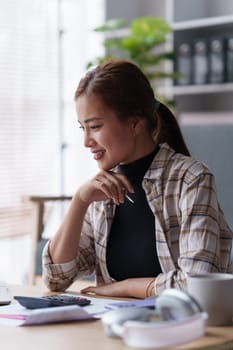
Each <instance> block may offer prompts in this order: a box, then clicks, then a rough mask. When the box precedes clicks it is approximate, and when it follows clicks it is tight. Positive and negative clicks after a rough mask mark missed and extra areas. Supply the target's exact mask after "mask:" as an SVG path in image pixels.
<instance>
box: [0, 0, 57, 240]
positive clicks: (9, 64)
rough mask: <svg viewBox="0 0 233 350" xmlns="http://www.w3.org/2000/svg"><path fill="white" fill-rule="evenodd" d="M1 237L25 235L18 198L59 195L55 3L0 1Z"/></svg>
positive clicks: (26, 218)
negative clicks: (33, 195)
mask: <svg viewBox="0 0 233 350" xmlns="http://www.w3.org/2000/svg"><path fill="white" fill-rule="evenodd" d="M0 7H1V11H0V82H1V84H0V122H1V124H0V125H1V127H0V237H6V236H15V235H22V234H27V233H29V231H30V225H31V223H30V214H31V213H30V210H31V209H30V206H29V204H28V203H27V202H24V201H22V197H23V196H25V195H31V194H47V193H50V194H51V193H58V181H59V176H57V172H58V169H59V166H58V162H59V140H58V120H57V118H58V113H57V106H58V102H57V69H58V67H57V47H56V45H57V27H56V18H55V14H56V1H53V0H49V1H41V0H20V1H18V0H8V1H4V0H0Z"/></svg>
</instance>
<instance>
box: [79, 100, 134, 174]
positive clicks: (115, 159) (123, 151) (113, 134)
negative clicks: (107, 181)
mask: <svg viewBox="0 0 233 350" xmlns="http://www.w3.org/2000/svg"><path fill="white" fill-rule="evenodd" d="M76 110H77V115H78V122H79V123H80V125H81V127H82V128H83V131H84V145H85V147H89V148H90V151H91V152H92V153H93V158H94V159H95V160H96V161H97V163H98V166H99V168H100V169H103V170H109V169H111V168H113V167H115V166H117V165H119V164H123V163H130V162H132V161H134V160H136V159H137V151H136V148H137V147H136V134H137V132H138V123H140V121H139V119H138V118H133V117H132V118H129V119H127V120H125V121H121V120H120V119H119V118H118V117H117V115H116V113H115V112H114V111H113V110H111V109H109V108H108V107H107V106H105V105H104V104H103V102H102V101H101V99H100V98H98V97H97V96H94V95H92V96H85V95H81V96H80V97H79V98H78V99H77V101H76Z"/></svg>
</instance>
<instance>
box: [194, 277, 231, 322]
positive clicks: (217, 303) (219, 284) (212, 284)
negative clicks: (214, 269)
mask: <svg viewBox="0 0 233 350" xmlns="http://www.w3.org/2000/svg"><path fill="white" fill-rule="evenodd" d="M187 291H188V293H189V294H190V295H192V296H193V297H194V298H195V299H196V301H197V302H198V303H199V304H200V306H201V307H202V308H203V311H206V312H207V313H208V325H209V326H229V325H232V324H233V323H232V320H233V274H227V273H206V274H195V275H190V276H188V277H187Z"/></svg>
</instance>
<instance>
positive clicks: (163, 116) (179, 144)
mask: <svg viewBox="0 0 233 350" xmlns="http://www.w3.org/2000/svg"><path fill="white" fill-rule="evenodd" d="M156 116H157V128H156V129H155V134H154V138H155V141H156V143H164V142H166V143H168V144H169V146H171V147H172V148H173V149H174V150H175V151H176V152H177V153H182V154H184V155H186V156H190V152H189V150H188V147H187V145H186V143H185V141H184V137H183V135H182V132H181V130H180V127H179V124H178V122H177V120H176V118H175V116H174V114H173V113H172V112H171V111H170V109H169V108H168V107H166V106H165V105H164V104H163V103H161V102H160V103H159V105H158V107H157V109H156Z"/></svg>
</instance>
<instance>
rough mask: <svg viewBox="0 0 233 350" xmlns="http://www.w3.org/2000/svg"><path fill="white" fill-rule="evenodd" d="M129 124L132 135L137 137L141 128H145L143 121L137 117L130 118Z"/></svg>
mask: <svg viewBox="0 0 233 350" xmlns="http://www.w3.org/2000/svg"><path fill="white" fill-rule="evenodd" d="M129 123H130V126H131V128H132V130H133V133H134V135H138V133H139V132H141V130H142V128H144V127H145V122H144V120H143V119H142V118H139V117H131V118H130V119H129Z"/></svg>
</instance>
